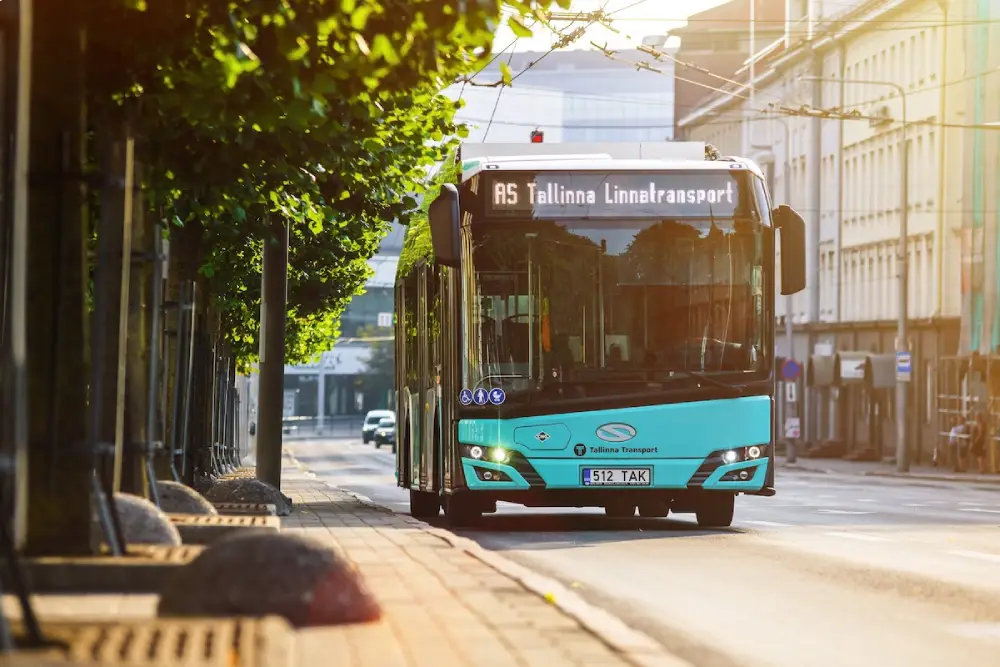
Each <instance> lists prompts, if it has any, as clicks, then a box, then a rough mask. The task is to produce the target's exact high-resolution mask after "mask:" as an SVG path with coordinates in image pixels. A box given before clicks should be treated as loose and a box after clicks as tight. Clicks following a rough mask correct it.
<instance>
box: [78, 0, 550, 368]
mask: <svg viewBox="0 0 1000 667" xmlns="http://www.w3.org/2000/svg"><path fill="white" fill-rule="evenodd" d="M94 4H95V5H96V6H95V7H94V8H93V11H92V12H91V16H89V21H90V26H91V31H92V35H91V46H90V52H91V54H92V60H91V62H92V64H93V67H92V68H91V80H92V81H93V82H95V84H96V85H95V89H94V93H95V105H96V108H97V109H98V111H99V113H103V114H105V115H111V114H113V113H115V112H118V111H123V112H124V113H125V115H127V116H128V117H129V119H130V122H132V123H133V125H134V127H135V128H136V130H137V131H138V132H139V133H141V135H143V136H144V137H146V139H147V141H146V142H145V146H144V148H145V150H144V152H143V158H144V160H145V161H146V164H147V172H146V173H147V176H146V183H145V185H146V188H147V191H148V195H147V198H148V201H149V202H150V203H151V205H152V207H153V208H154V210H156V211H158V212H159V213H160V214H161V215H163V216H164V217H165V218H166V219H168V220H170V221H171V223H172V224H173V225H174V227H175V229H176V228H184V227H197V228H198V229H199V230H203V232H202V233H199V234H194V233H193V232H192V235H193V236H196V237H197V241H196V242H195V243H194V245H196V246H197V247H198V252H197V255H198V260H199V261H198V262H196V264H197V265H198V266H199V267H200V268H199V275H198V276H197V277H198V280H199V281H200V282H201V283H202V285H203V287H204V291H206V292H207V293H209V294H211V295H212V300H213V305H214V306H215V308H216V309H217V310H218V311H219V313H220V315H221V331H219V332H218V333H219V335H220V336H222V337H223V338H225V339H226V340H227V342H228V343H229V344H230V345H231V346H232V348H233V354H234V355H235V356H236V357H237V358H238V359H239V360H240V361H241V364H242V366H243V367H245V366H246V364H248V363H250V362H252V361H253V360H254V358H255V357H256V346H255V340H256V335H255V332H256V329H257V326H258V321H257V320H258V313H259V302H260V294H259V272H260V259H261V251H260V242H261V240H262V238H263V237H264V236H265V235H266V226H265V220H266V218H267V217H268V216H271V215H280V216H283V217H285V218H286V219H287V220H288V221H289V223H290V227H291V234H292V243H291V257H290V263H291V266H292V274H291V275H290V279H289V317H288V328H289V331H288V335H287V340H288V350H287V354H288V358H289V361H291V362H295V361H299V360H302V359H303V358H304V357H307V356H309V355H310V353H311V352H312V350H315V349H316V347H315V344H316V343H317V342H318V341H321V340H326V339H328V337H329V336H331V335H334V334H336V332H337V319H338V317H339V314H340V312H341V311H342V310H343V307H344V305H345V304H346V303H347V301H348V300H349V299H350V298H351V296H353V295H354V294H355V293H357V291H358V290H359V289H360V287H361V285H362V284H363V283H364V280H365V277H366V273H365V271H366V269H365V261H366V260H367V259H368V258H369V257H370V256H371V255H372V254H373V253H374V251H375V249H376V247H377V241H378V239H379V237H380V236H381V234H382V233H383V232H384V231H385V229H386V227H387V225H388V222H389V221H391V220H393V219H399V220H400V221H402V222H404V223H405V222H406V221H407V218H408V217H409V215H410V213H411V211H413V209H414V208H415V202H414V200H413V199H412V198H411V197H410V196H409V193H413V192H420V191H421V190H422V187H423V186H422V181H423V176H424V174H425V173H426V169H427V167H429V166H430V165H432V164H433V163H434V162H436V161H439V160H440V159H442V158H443V157H444V156H445V155H446V154H447V151H448V150H449V149H450V145H451V144H450V142H448V141H444V140H445V138H446V137H456V136H462V135H463V134H464V131H463V129H462V128H460V127H457V126H456V125H455V124H454V122H453V117H454V112H455V110H456V108H457V107H456V105H455V104H454V103H452V102H451V101H450V100H448V99H445V98H444V97H442V96H441V95H439V94H438V91H439V90H440V89H441V87H442V84H443V82H446V81H450V80H453V79H454V78H455V77H456V76H458V75H461V74H464V73H466V72H468V71H469V70H470V69H471V68H472V67H474V66H475V65H476V64H477V63H479V62H480V61H481V59H482V57H484V55H486V54H488V52H489V48H488V47H489V46H490V42H491V38H492V31H493V28H494V27H495V25H496V22H497V21H498V20H499V17H500V14H499V9H500V7H499V3H494V2H481V1H480V2H473V3H468V6H467V9H466V10H465V11H456V8H455V6H454V5H453V4H452V3H442V2H439V1H438V0H313V1H312V2H309V3H296V4H295V6H294V7H293V6H292V4H291V3H288V2H283V1H280V0H265V1H263V2H261V1H259V0H185V1H176V2H157V3H146V2H143V1H141V0H128V1H123V0H98V2H96V3H94ZM548 4H549V2H548V0H543V1H541V2H536V3H521V2H517V3H511V6H512V7H513V8H514V9H516V10H517V11H516V12H515V14H514V17H513V18H511V21H513V22H514V24H515V26H516V29H518V30H519V31H523V30H524V28H523V24H522V23H521V21H520V19H519V18H518V15H519V14H524V13H527V12H529V11H531V10H532V9H533V8H534V7H545V6H547V5H548ZM563 4H565V3H563ZM111 62H113V63H122V64H123V66H121V67H118V68H109V67H107V63H111ZM192 277H194V276H192Z"/></svg>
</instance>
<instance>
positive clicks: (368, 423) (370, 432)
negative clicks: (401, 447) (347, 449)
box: [361, 410, 396, 445]
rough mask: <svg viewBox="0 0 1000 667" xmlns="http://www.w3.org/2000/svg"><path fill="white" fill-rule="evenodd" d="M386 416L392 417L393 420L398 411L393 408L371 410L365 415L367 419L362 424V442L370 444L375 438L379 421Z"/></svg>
mask: <svg viewBox="0 0 1000 667" xmlns="http://www.w3.org/2000/svg"><path fill="white" fill-rule="evenodd" d="M386 417H391V418H392V419H393V420H395V419H396V413H395V412H393V411H392V410H371V411H369V412H368V414H367V415H365V421H364V423H363V424H362V425H361V442H363V443H364V444H366V445H367V444H368V443H369V442H371V441H372V440H373V439H374V438H375V429H377V428H378V423H379V422H380V421H382V420H383V419H385V418H386Z"/></svg>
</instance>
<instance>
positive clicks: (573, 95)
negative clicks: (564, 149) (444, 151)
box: [445, 38, 674, 143]
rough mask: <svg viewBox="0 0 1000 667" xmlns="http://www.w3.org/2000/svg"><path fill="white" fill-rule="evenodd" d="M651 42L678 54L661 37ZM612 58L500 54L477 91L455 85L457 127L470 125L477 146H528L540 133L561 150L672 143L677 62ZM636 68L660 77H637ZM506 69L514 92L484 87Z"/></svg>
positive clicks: (590, 53) (584, 53)
mask: <svg viewBox="0 0 1000 667" xmlns="http://www.w3.org/2000/svg"><path fill="white" fill-rule="evenodd" d="M650 43H651V44H653V46H654V47H655V48H656V49H657V50H660V51H662V52H665V53H668V54H670V55H672V54H673V47H670V46H667V45H665V44H663V38H659V40H655V41H652V42H650ZM614 58H615V59H611V58H608V57H606V56H605V55H604V54H603V53H601V52H600V51H596V50H592V49H588V50H571V51H553V52H552V53H543V52H530V51H526V52H522V53H512V54H509V55H506V56H505V55H500V56H499V57H497V59H496V61H495V62H494V63H493V64H492V65H490V66H489V67H487V68H485V69H484V70H483V71H482V72H480V73H479V74H477V75H476V76H475V77H474V78H473V81H474V82H475V83H476V84H479V85H472V84H456V85H453V86H451V87H449V88H448V89H447V91H446V92H445V94H446V95H448V96H450V97H451V98H452V99H457V98H459V97H461V99H462V100H463V101H464V102H465V107H464V108H463V109H461V110H460V111H459V113H458V120H460V121H462V122H465V123H466V124H467V125H468V127H469V130H470V134H469V137H468V138H467V141H470V142H474V143H520V142H527V141H528V140H529V137H530V135H531V131H532V130H535V129H538V130H541V131H542V132H544V133H545V141H546V142H559V143H565V142H580V141H664V140H666V139H670V138H672V137H673V134H674V63H673V61H672V60H670V59H669V58H663V59H661V60H659V61H657V60H656V59H655V58H654V57H653V56H651V55H649V54H647V53H643V52H642V51H639V50H628V51H617V52H615V53H614ZM637 62H642V63H646V64H649V65H650V66H651V67H655V68H656V69H657V70H658V71H659V73H660V75H659V76H658V75H657V74H656V73H653V72H649V71H642V70H639V71H637V69H636V67H635V64H634V63H637ZM501 63H504V64H506V65H507V66H508V67H509V68H510V70H511V72H512V73H513V76H514V77H516V80H515V81H514V82H513V84H512V85H511V86H509V87H507V86H497V87H487V86H488V85H489V84H492V83H495V82H497V81H500V80H501V76H502V75H501V72H500V64H501Z"/></svg>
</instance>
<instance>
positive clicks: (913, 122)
mask: <svg viewBox="0 0 1000 667" xmlns="http://www.w3.org/2000/svg"><path fill="white" fill-rule="evenodd" d="M802 5H803V7H802V9H803V10H805V11H804V12H803V13H804V15H803V16H801V17H796V16H794V15H793V16H792V17H791V20H790V21H789V28H788V34H787V35H786V37H785V38H783V39H781V40H779V41H778V42H775V43H773V44H769V45H762V46H764V47H765V48H763V49H762V50H760V51H759V52H758V54H757V56H756V58H755V60H754V74H755V76H754V82H753V85H752V86H750V85H744V86H739V87H737V86H732V85H730V86H728V88H727V91H728V92H726V93H719V94H716V95H714V96H712V97H710V98H709V99H708V100H707V101H706V102H705V103H704V104H703V105H701V106H700V107H699V108H698V109H695V110H694V111H692V112H691V113H689V114H687V115H686V116H684V117H682V118H678V121H677V126H678V132H679V134H680V135H681V136H682V137H683V138H686V139H693V140H704V141H708V142H711V143H713V144H715V145H716V146H717V147H718V148H719V149H720V151H721V152H722V153H723V154H731V155H732V154H740V153H741V152H742V151H743V150H744V149H745V148H746V147H747V146H748V145H749V146H750V150H749V153H750V154H749V155H748V157H751V158H755V159H757V160H758V161H760V162H761V163H762V165H764V167H765V169H767V172H768V174H769V175H770V177H771V180H772V183H771V189H772V194H773V196H774V198H775V201H776V203H788V204H790V205H791V206H792V207H793V208H795V209H796V210H798V211H799V212H800V213H801V214H802V215H803V217H804V218H805V219H806V227H807V238H806V240H807V246H808V250H807V252H808V256H807V268H808V275H809V278H810V280H809V284H808V286H807V289H806V290H805V291H804V292H802V293H800V294H799V295H796V297H794V298H793V299H792V300H791V302H792V303H791V308H790V309H788V308H786V305H785V303H784V300H783V299H780V298H779V300H778V305H777V313H776V314H777V316H778V325H779V326H778V331H779V332H781V331H782V329H783V324H784V318H785V317H786V315H790V316H791V318H792V321H793V323H794V329H795V341H794V345H793V349H792V350H791V351H789V350H788V346H787V344H786V341H785V340H784V336H783V334H782V333H779V334H778V336H777V341H776V342H777V344H776V347H777V353H778V354H779V355H789V354H791V356H793V357H794V358H796V359H797V360H799V361H802V362H804V363H805V365H807V366H808V367H810V369H811V372H810V373H808V374H807V375H808V377H807V378H806V380H807V383H806V384H807V385H809V386H808V387H807V400H806V401H805V406H806V422H805V424H804V431H805V433H804V436H805V438H806V440H807V441H808V442H812V443H819V442H821V441H833V442H837V443H840V445H841V446H840V447H839V450H840V451H841V452H847V453H848V454H851V453H853V454H857V455H859V456H874V457H877V456H880V455H885V456H888V455H890V454H891V453H892V452H894V451H895V438H894V427H893V419H894V418H893V417H892V410H893V402H892V390H893V387H894V385H895V368H894V356H893V353H894V350H895V342H896V341H895V338H896V336H895V332H896V326H897V325H896V319H897V317H898V314H899V298H898V297H899V293H898V285H899V282H898V280H897V275H898V274H897V266H896V252H897V248H898V239H899V232H900V222H901V218H902V210H903V209H902V206H901V201H902V198H903V196H904V183H903V178H902V175H903V168H902V161H901V148H900V147H901V145H902V137H903V132H904V130H903V125H904V123H903V122H901V121H902V119H903V110H902V100H901V95H900V94H899V92H898V91H897V90H896V88H895V86H894V85H892V84H898V85H899V86H902V88H903V92H905V98H906V107H907V108H906V130H905V132H906V143H907V145H908V152H907V154H908V160H909V162H908V167H909V169H908V171H909V178H908V182H907V183H906V190H907V208H906V210H907V216H908V220H907V222H908V239H909V240H908V247H907V259H906V261H907V267H908V269H909V285H908V288H909V289H908V297H907V307H908V314H909V317H908V320H909V341H908V344H909V349H910V350H911V352H912V355H913V374H912V377H911V381H910V391H911V405H910V416H911V423H910V433H912V434H913V439H914V442H913V443H911V449H912V451H913V452H914V454H915V455H916V456H917V460H919V459H920V457H921V452H922V453H923V456H924V457H926V453H927V451H929V450H930V448H931V447H932V445H933V443H934V442H935V440H936V438H937V434H938V431H939V430H940V429H939V425H938V423H937V422H938V419H937V417H938V415H937V403H936V394H937V387H936V374H937V372H938V368H939V366H940V359H941V358H942V357H944V356H950V355H954V354H955V353H956V351H957V347H958V333H959V323H958V316H959V307H960V303H961V299H960V293H959V277H960V272H959V266H960V256H959V240H958V233H959V230H960V227H961V218H962V216H961V215H960V214H956V213H955V212H957V211H961V210H962V208H963V206H962V202H961V199H962V193H961V184H962V171H963V169H962V168H963V151H964V147H963V141H962V136H961V133H962V130H961V129H946V128H944V127H942V125H947V124H949V123H950V124H961V123H962V122H963V116H964V107H965V98H964V96H962V95H961V94H957V93H958V91H952V90H949V86H950V85H952V84H951V83H950V82H960V80H961V79H962V77H963V75H964V67H965V61H964V55H963V51H962V40H963V35H964V29H963V28H961V27H950V28H949V27H946V18H948V17H949V16H951V17H952V18H953V19H954V17H956V16H958V15H959V14H960V11H961V8H960V5H961V3H960V2H959V0H948V1H946V2H939V1H938V0H909V1H907V0H893V1H891V2H876V1H874V0H864V1H855V2H853V3H845V2H837V3H823V2H806V3H802ZM793 11H794V3H793ZM954 20H957V19H954ZM959 25H961V24H960V23H959ZM748 69H749V67H747V68H745V69H744V70H743V71H741V72H740V73H739V76H741V77H742V79H740V80H743V81H746V80H747V79H748V78H749V77H748V72H747V70H748ZM721 74H725V73H721ZM730 78H731V77H730ZM810 110H829V111H833V112H834V113H833V114H831V115H832V116H833V117H832V118H827V119H822V118H820V117H819V116H821V115H822V114H815V113H814V112H811V111H810ZM803 112H805V114H811V115H798V114H802V113H803ZM845 114H858V115H860V116H862V118H860V119H854V118H850V117H849V116H847V115H845ZM838 355H839V356H838ZM855 368H857V369H861V371H860V373H861V374H860V375H858V376H857V377H853V376H851V373H852V372H854V371H853V370H852V369H855ZM865 369H867V370H865ZM804 388H806V387H804ZM837 449H838V447H833V448H832V450H837Z"/></svg>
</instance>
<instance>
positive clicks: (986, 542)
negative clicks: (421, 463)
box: [292, 440, 1000, 667]
mask: <svg viewBox="0 0 1000 667" xmlns="http://www.w3.org/2000/svg"><path fill="white" fill-rule="evenodd" d="M292 447H293V451H294V452H295V454H296V456H297V457H298V458H299V460H300V461H302V462H303V463H304V464H306V465H307V466H308V467H309V468H310V469H311V470H312V471H313V472H315V473H316V474H317V475H318V476H319V477H321V478H322V479H324V480H326V481H328V482H330V483H333V484H336V485H338V486H341V487H344V488H347V489H350V490H352V491H355V492H357V493H360V494H362V495H365V496H367V497H369V498H371V499H372V500H373V501H374V502H376V503H378V504H381V505H384V506H387V507H391V508H392V509H394V510H397V511H404V512H405V511H406V510H407V508H408V496H407V493H406V491H405V490H403V489H399V488H397V487H396V486H395V476H394V459H393V455H392V454H391V452H389V451H388V450H382V451H375V450H374V448H373V447H372V446H371V445H367V446H366V445H362V444H361V443H360V441H358V440H340V441H323V442H303V443H296V444H294V445H293V446H292ZM777 488H778V495H777V496H775V497H774V498H747V497H740V498H739V499H737V508H736V521H735V522H734V525H733V528H732V529H730V530H717V531H706V530H701V529H699V528H698V527H697V525H696V524H695V523H694V517H693V516H692V515H679V517H678V518H677V519H673V518H672V519H631V520H618V519H608V518H606V517H604V515H603V512H602V511H598V510H556V511H552V510H539V509H527V508H521V507H518V506H511V505H505V504H501V506H500V508H499V511H498V513H497V514H496V515H493V516H487V517H485V518H484V521H483V525H482V528H480V529H477V530H474V531H462V534H464V535H466V536H467V537H470V538H472V539H474V540H476V541H477V542H479V543H480V544H481V545H483V546H484V547H486V548H488V549H492V550H495V551H499V552H503V553H504V555H505V556H507V557H508V558H511V559H513V560H515V561H518V562H520V563H521V564H523V565H526V566H529V567H531V568H533V569H535V570H538V571H541V572H544V573H546V574H549V575H551V576H553V577H555V578H557V579H559V580H561V581H563V582H564V583H566V584H568V585H570V586H572V587H574V588H576V589H578V591H579V592H580V593H581V594H582V595H583V596H584V597H587V598H589V599H591V601H593V602H596V603H598V604H600V605H601V606H603V607H605V608H606V609H608V610H609V611H611V612H613V613H615V614H616V615H618V616H619V617H621V618H623V619H624V620H626V621H627V622H629V623H630V624H631V625H633V626H634V627H637V628H639V629H641V630H643V631H644V632H646V633H648V634H649V635H651V636H653V637H655V638H657V639H658V640H660V641H661V642H663V643H664V644H665V645H666V646H667V647H669V648H671V649H672V650H674V651H675V652H676V653H677V654H678V655H680V656H682V657H684V658H686V659H687V660H689V661H690V662H692V663H694V664H695V665H697V666H698V667H717V666H718V667H736V666H739V667H758V666H759V667H803V666H805V667H896V666H899V667H931V666H935V667H937V666H947V667H965V666H966V665H968V666H975V667H983V665H990V664H1000V485H998V487H997V490H996V491H990V490H983V489H980V488H974V487H970V486H968V485H963V484H961V483H951V484H949V483H943V484H939V485H924V484H914V483H910V482H908V481H905V480H895V479H887V478H863V477H854V476H848V475H832V474H825V475H824V474H810V473H801V472H779V477H778V484H777Z"/></svg>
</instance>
